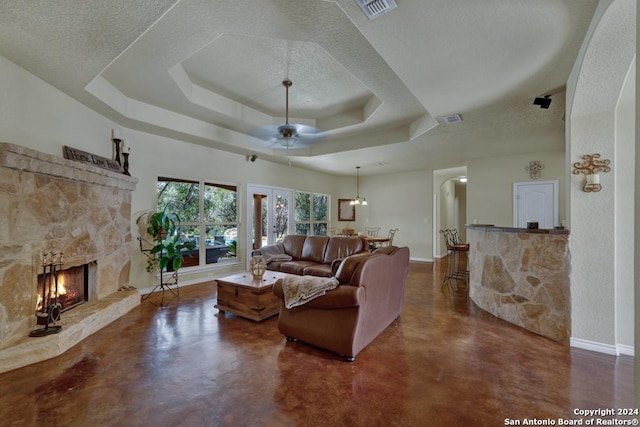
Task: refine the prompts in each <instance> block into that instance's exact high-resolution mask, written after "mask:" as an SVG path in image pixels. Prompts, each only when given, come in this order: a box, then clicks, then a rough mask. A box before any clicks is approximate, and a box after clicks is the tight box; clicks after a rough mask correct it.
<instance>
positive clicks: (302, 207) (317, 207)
mask: <svg viewBox="0 0 640 427" xmlns="http://www.w3.org/2000/svg"><path fill="white" fill-rule="evenodd" d="M295 201H296V204H295V224H296V231H295V232H296V234H307V235H315V236H326V235H327V230H328V221H329V217H328V212H329V196H328V195H326V194H316V193H305V192H301V191H296V194H295Z"/></svg>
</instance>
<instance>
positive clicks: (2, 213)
mask: <svg viewBox="0 0 640 427" xmlns="http://www.w3.org/2000/svg"><path fill="white" fill-rule="evenodd" d="M136 183H137V179H136V178H132V177H129V176H126V175H122V174H118V173H115V172H111V171H107V170H104V169H101V168H98V167H96V166H93V165H88V164H84V163H80V162H75V161H71V160H66V159H64V158H62V157H56V156H52V155H49V154H45V153H41V152H38V151H35V150H31V149H28V148H25V147H21V146H17V145H13V144H7V143H0V349H2V348H6V347H8V346H9V345H11V344H12V343H15V342H16V341H18V340H20V339H21V338H24V337H25V336H27V335H28V333H29V331H31V330H32V329H35V328H36V324H35V320H36V319H35V315H34V314H35V305H36V284H37V274H38V273H41V267H40V264H41V258H42V252H43V251H57V252H60V251H62V252H64V268H68V267H72V266H78V265H82V264H85V263H89V262H93V261H96V270H95V284H94V286H93V288H92V289H90V290H89V298H90V301H91V300H92V299H94V300H100V299H103V298H105V297H107V296H109V295H110V294H113V293H114V292H116V291H117V290H118V289H119V288H120V287H122V286H126V285H128V283H129V270H130V265H131V230H130V224H131V194H132V191H133V190H134V189H135V186H136ZM74 310H75V309H74ZM72 311H73V310H72ZM63 317H64V313H63ZM37 339H40V338H37Z"/></svg>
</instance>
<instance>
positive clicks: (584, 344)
mask: <svg viewBox="0 0 640 427" xmlns="http://www.w3.org/2000/svg"><path fill="white" fill-rule="evenodd" d="M570 345H571V347H575V348H581V349H583V350H590V351H597V352H598V353H604V354H611V355H613V356H620V355H621V354H623V355H625V356H634V354H635V348H634V346H632V345H624V344H615V345H613V344H603V343H600V342H595V341H589V340H583V339H580V338H574V337H571V340H570Z"/></svg>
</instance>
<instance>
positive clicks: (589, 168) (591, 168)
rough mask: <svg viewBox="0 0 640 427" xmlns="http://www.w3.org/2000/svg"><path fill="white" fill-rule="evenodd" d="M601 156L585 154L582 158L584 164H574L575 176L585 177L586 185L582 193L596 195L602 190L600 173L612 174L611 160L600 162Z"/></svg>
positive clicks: (583, 186)
mask: <svg viewBox="0 0 640 427" xmlns="http://www.w3.org/2000/svg"><path fill="white" fill-rule="evenodd" d="M599 159H600V154H598V153H595V154H585V155H584V156H582V162H575V163H574V164H573V174H574V175H579V174H583V175H585V180H584V184H583V185H582V191H584V192H586V193H596V192H598V191H600V190H602V185H600V173H602V172H610V171H611V167H610V166H609V165H610V164H611V160H608V159H604V160H599Z"/></svg>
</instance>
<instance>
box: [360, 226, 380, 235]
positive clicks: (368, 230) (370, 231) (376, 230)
mask: <svg viewBox="0 0 640 427" xmlns="http://www.w3.org/2000/svg"><path fill="white" fill-rule="evenodd" d="M380 228H381V227H365V228H364V231H365V232H366V233H367V236H370V237H378V233H379V232H380Z"/></svg>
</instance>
